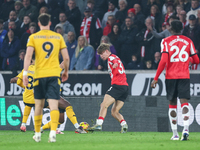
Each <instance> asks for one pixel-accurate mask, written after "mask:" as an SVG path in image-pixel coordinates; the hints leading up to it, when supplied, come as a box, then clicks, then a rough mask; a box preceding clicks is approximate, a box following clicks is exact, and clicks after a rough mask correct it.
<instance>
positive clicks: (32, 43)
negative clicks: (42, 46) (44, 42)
mask: <svg viewBox="0 0 200 150" xmlns="http://www.w3.org/2000/svg"><path fill="white" fill-rule="evenodd" d="M26 46H27V47H28V46H31V47H35V46H34V42H33V35H30V36H29V38H28V43H27V45H26Z"/></svg>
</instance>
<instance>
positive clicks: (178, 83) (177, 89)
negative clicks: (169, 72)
mask: <svg viewBox="0 0 200 150" xmlns="http://www.w3.org/2000/svg"><path fill="white" fill-rule="evenodd" d="M165 85H166V91H167V99H168V100H173V99H176V98H177V97H178V98H179V99H188V100H189V99H190V79H166V80H165Z"/></svg>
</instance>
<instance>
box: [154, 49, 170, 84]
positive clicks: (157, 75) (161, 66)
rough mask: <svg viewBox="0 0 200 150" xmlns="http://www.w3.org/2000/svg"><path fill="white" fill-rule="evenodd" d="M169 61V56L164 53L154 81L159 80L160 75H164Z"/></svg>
mask: <svg viewBox="0 0 200 150" xmlns="http://www.w3.org/2000/svg"><path fill="white" fill-rule="evenodd" d="M167 60H168V54H167V53H163V54H162V57H161V60H160V62H159V65H158V69H157V72H156V76H155V78H154V80H158V77H159V76H160V74H161V73H162V71H163V70H164V68H165V65H166V63H167Z"/></svg>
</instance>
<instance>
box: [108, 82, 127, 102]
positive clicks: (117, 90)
mask: <svg viewBox="0 0 200 150" xmlns="http://www.w3.org/2000/svg"><path fill="white" fill-rule="evenodd" d="M106 94H108V95H110V96H112V97H113V98H114V99H115V100H120V101H123V102H124V101H125V100H126V98H127V96H128V86H126V85H116V84H113V85H111V87H110V88H109V89H108V91H107V92H106Z"/></svg>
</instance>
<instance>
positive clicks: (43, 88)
mask: <svg viewBox="0 0 200 150" xmlns="http://www.w3.org/2000/svg"><path fill="white" fill-rule="evenodd" d="M33 86H34V97H35V99H56V100H59V99H60V78H59V77H48V78H38V79H35V80H34V84H33Z"/></svg>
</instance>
